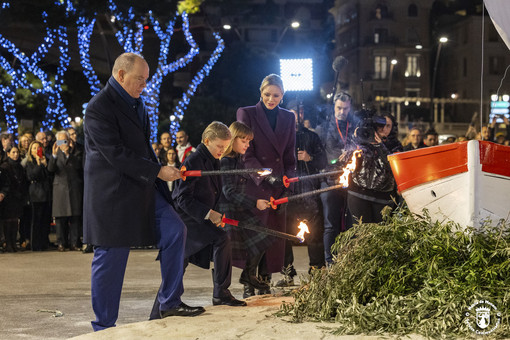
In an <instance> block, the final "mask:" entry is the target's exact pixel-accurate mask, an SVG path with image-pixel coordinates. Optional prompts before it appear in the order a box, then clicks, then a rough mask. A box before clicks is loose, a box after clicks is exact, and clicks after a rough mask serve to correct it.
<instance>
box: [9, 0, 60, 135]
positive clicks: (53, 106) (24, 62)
mask: <svg viewBox="0 0 510 340" xmlns="http://www.w3.org/2000/svg"><path fill="white" fill-rule="evenodd" d="M4 4H5V3H4ZM61 4H62V1H60V2H57V5H61ZM7 7H8V6H7ZM2 8H6V7H5V6H2ZM42 18H43V22H44V24H45V25H46V32H45V33H46V35H45V37H44V38H43V43H41V45H39V47H38V48H37V50H36V51H35V52H34V53H33V54H32V56H30V57H27V56H26V55H25V53H23V52H21V51H20V50H19V49H18V48H17V47H16V46H15V45H14V44H13V43H12V42H11V41H9V40H7V39H6V38H5V37H3V36H2V35H1V34H0V47H2V48H3V49H5V50H7V52H9V53H10V54H12V55H13V57H14V59H15V60H16V62H15V63H13V64H12V66H11V63H9V62H8V61H7V60H6V59H5V58H4V57H3V56H0V67H1V68H3V69H4V70H5V71H6V72H7V74H9V76H10V83H9V84H8V85H7V86H1V89H0V99H1V100H2V103H3V109H4V112H5V119H6V123H7V130H8V131H9V132H10V133H13V134H15V135H16V134H17V130H18V123H17V119H16V116H15V113H16V108H15V105H14V97H15V95H16V90H17V89H22V88H23V89H28V90H29V91H30V93H31V94H32V95H43V96H45V97H47V99H48V105H47V107H46V117H45V119H44V120H43V122H42V125H43V129H52V128H53V127H54V124H55V121H56V120H58V121H59V123H60V125H61V126H62V127H64V128H65V127H68V126H69V119H68V116H67V112H66V109H65V107H64V104H63V102H62V84H63V81H64V79H63V78H64V73H65V71H66V70H67V67H68V66H69V61H70V58H69V53H68V51H69V48H68V44H69V42H68V38H67V28H66V27H64V26H59V27H58V28H54V29H50V28H49V27H48V23H47V18H48V14H47V13H46V12H42ZM55 41H57V42H58V43H57V44H56V48H58V51H59V55H60V57H59V65H58V67H57V73H56V74H55V77H54V80H53V81H51V79H50V77H49V75H48V74H47V73H46V72H45V71H43V70H42V69H41V68H40V67H39V66H38V64H40V62H41V60H42V59H43V58H44V57H45V56H46V54H47V53H48V51H49V49H50V48H52V47H53V45H54V44H55ZM29 73H31V74H33V75H34V76H35V77H36V78H38V79H39V80H40V81H41V83H42V87H41V88H35V87H34V86H33V85H32V84H30V83H29V82H28V81H27V74H29Z"/></svg>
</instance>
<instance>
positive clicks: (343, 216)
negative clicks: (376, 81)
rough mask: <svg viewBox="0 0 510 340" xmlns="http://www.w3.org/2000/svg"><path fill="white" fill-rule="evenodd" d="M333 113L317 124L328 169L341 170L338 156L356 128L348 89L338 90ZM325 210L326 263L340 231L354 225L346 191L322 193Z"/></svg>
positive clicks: (332, 182)
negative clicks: (345, 90)
mask: <svg viewBox="0 0 510 340" xmlns="http://www.w3.org/2000/svg"><path fill="white" fill-rule="evenodd" d="M333 103H334V112H333V114H332V115H331V117H330V119H328V120H327V121H325V122H324V123H323V124H321V125H320V126H318V127H317V129H316V132H317V134H318V135H319V137H320V139H321V141H322V144H323V146H324V149H325V151H326V159H327V165H326V168H325V171H334V170H338V169H339V168H340V167H339V165H340V164H338V160H339V157H340V156H341V155H342V154H343V153H344V152H345V151H346V150H347V149H348V148H349V146H352V135H353V132H354V129H355V127H356V123H355V120H354V116H353V114H352V113H351V108H352V98H351V96H350V95H349V94H348V93H347V92H339V93H337V94H336V95H335V98H334V101H333ZM337 179H338V176H332V177H330V178H325V179H324V180H323V181H322V182H321V188H326V187H329V186H332V185H335V184H337V183H335V181H336V180H337ZM320 198H321V201H322V209H323V213H324V255H325V260H326V264H331V263H332V262H333V256H332V255H331V246H332V245H333V243H334V242H335V238H336V236H337V235H338V234H339V233H340V232H341V231H346V230H347V229H349V228H350V227H351V226H352V218H351V215H350V213H349V211H348V209H347V195H346V193H345V191H343V190H331V191H327V192H324V193H322V194H321V195H320Z"/></svg>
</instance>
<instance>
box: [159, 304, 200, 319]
mask: <svg viewBox="0 0 510 340" xmlns="http://www.w3.org/2000/svg"><path fill="white" fill-rule="evenodd" d="M203 312H205V309H204V307H191V306H188V305H187V304H185V303H184V302H181V304H180V305H179V306H177V307H175V308H172V309H168V310H162V311H160V312H159V315H160V316H161V318H162V319H163V318H166V317H168V316H197V315H199V314H202V313H203Z"/></svg>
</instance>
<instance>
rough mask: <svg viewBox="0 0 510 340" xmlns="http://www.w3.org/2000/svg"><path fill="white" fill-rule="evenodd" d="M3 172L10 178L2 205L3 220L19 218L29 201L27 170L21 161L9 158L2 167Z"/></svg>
mask: <svg viewBox="0 0 510 340" xmlns="http://www.w3.org/2000/svg"><path fill="white" fill-rule="evenodd" d="M0 169H1V170H2V172H5V174H6V175H7V177H8V182H9V189H8V192H7V194H6V195H5V198H4V200H3V202H2V204H1V210H2V212H1V214H0V216H1V217H2V219H11V218H19V217H21V215H22V214H23V207H24V206H25V205H26V204H27V201H28V181H27V177H26V174H25V169H23V167H22V166H21V164H20V162H19V161H13V160H12V159H10V158H7V160H6V161H5V162H3V163H2V164H1V165H0Z"/></svg>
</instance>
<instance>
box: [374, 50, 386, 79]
mask: <svg viewBox="0 0 510 340" xmlns="http://www.w3.org/2000/svg"><path fill="white" fill-rule="evenodd" d="M387 77H388V57H387V56H383V55H376V56H375V58H374V79H386V78H387Z"/></svg>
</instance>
